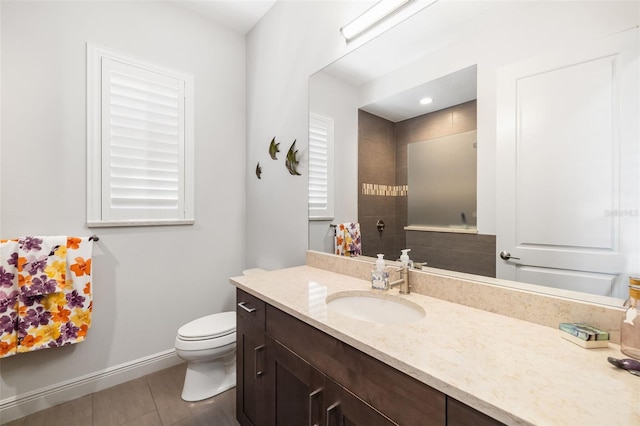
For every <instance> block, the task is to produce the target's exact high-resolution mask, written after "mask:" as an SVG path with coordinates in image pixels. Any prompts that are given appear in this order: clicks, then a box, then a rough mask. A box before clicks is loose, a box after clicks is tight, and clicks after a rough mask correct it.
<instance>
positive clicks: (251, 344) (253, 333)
mask: <svg viewBox="0 0 640 426" xmlns="http://www.w3.org/2000/svg"><path fill="white" fill-rule="evenodd" d="M237 304H238V307H237V308H236V319H237V323H236V354H237V365H236V417H237V419H238V422H240V424H241V425H256V426H257V425H262V424H264V420H263V419H265V418H266V412H265V410H266V404H265V398H264V393H265V391H266V390H265V385H264V382H265V380H264V367H265V365H264V353H265V351H266V345H265V343H266V340H265V338H266V336H265V303H264V302H263V301H262V300H260V299H258V298H256V297H254V296H252V295H250V294H248V293H246V292H244V291H240V290H238V292H237Z"/></svg>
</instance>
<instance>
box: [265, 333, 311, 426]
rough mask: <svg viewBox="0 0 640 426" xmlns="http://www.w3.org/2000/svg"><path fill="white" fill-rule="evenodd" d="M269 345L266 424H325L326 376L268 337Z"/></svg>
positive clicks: (288, 425) (297, 425) (266, 371)
mask: <svg viewBox="0 0 640 426" xmlns="http://www.w3.org/2000/svg"><path fill="white" fill-rule="evenodd" d="M266 343H267V351H266V360H267V364H266V368H265V383H266V387H267V391H266V393H265V396H266V401H267V407H268V408H267V424H269V425H277V426H291V425H296V426H304V425H309V426H316V425H317V426H320V425H324V416H323V415H324V410H323V407H324V375H323V374H322V373H321V372H320V371H318V370H316V369H315V368H313V367H312V366H311V365H310V364H309V363H308V362H306V361H304V360H303V359H302V358H300V357H299V356H297V355H296V354H294V353H293V352H291V351H290V350H289V349H287V348H286V347H284V346H282V345H281V344H280V343H278V342H277V341H275V340H273V339H272V338H270V337H269V336H267V337H266Z"/></svg>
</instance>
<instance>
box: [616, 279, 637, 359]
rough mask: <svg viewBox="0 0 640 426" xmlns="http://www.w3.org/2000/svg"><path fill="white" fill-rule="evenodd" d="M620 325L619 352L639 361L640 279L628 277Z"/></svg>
mask: <svg viewBox="0 0 640 426" xmlns="http://www.w3.org/2000/svg"><path fill="white" fill-rule="evenodd" d="M624 306H625V307H626V308H627V309H626V310H625V312H624V314H623V316H622V323H621V324H620V351H621V352H622V353H623V354H625V355H627V356H630V357H631V358H635V359H640V278H634V277H629V299H628V300H627V301H626V302H625V304H624Z"/></svg>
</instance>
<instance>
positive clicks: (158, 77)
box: [88, 52, 193, 226]
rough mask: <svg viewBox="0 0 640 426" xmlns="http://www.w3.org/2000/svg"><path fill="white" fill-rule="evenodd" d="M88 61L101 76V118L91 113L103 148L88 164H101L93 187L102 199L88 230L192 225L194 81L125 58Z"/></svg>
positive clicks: (95, 201)
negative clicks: (190, 113)
mask: <svg viewBox="0 0 640 426" xmlns="http://www.w3.org/2000/svg"><path fill="white" fill-rule="evenodd" d="M100 53H102V52H100ZM90 56H94V59H95V61H96V62H95V64H94V65H95V68H96V69H94V70H93V71H94V73H97V74H99V76H100V89H99V96H97V97H98V98H99V99H93V101H94V102H95V103H96V104H97V106H98V107H99V110H100V111H99V114H97V113H95V112H94V113H93V119H94V122H96V123H99V130H97V129H95V130H94V131H93V136H94V137H95V138H98V139H99V141H97V142H96V141H90V146H91V147H92V152H93V154H92V156H90V159H89V160H90V162H91V161H92V160H93V162H94V163H96V162H98V163H99V164H98V165H99V167H96V164H93V166H94V167H92V169H94V170H93V172H94V173H95V174H96V175H97V176H95V175H94V176H93V179H91V178H90V184H89V186H90V187H92V188H93V189H94V190H95V191H96V192H99V195H96V194H92V195H93V196H92V197H90V198H91V200H90V203H92V204H91V205H90V206H89V209H88V213H89V224H90V225H94V226H109V225H119V226H120V225H123V224H124V225H152V224H170V223H183V222H187V223H192V222H193V220H192V219H193V218H192V212H193V209H192V204H193V197H192V193H193V188H192V185H193V180H192V179H193V178H192V176H193V158H192V157H193V156H192V155H191V151H192V142H191V141H190V139H191V138H190V135H191V132H190V131H189V130H190V129H189V128H188V127H189V121H188V120H187V100H186V98H187V95H188V92H189V90H188V88H187V85H188V83H189V82H188V79H185V78H183V77H182V76H180V75H176V74H175V73H174V72H171V71H166V72H165V71H164V70H162V69H159V68H158V67H157V66H149V65H147V64H141V63H133V62H132V61H131V60H124V59H123V58H122V57H110V56H109V55H105V54H102V55H99V58H95V56H96V55H90ZM98 59H99V61H98ZM94 80H95V79H94ZM96 91H97V89H96ZM96 95H98V94H97V93H96ZM89 136H90V138H91V133H90V135H89ZM95 169H98V170H95Z"/></svg>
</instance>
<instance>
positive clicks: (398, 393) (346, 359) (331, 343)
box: [266, 305, 446, 426]
mask: <svg viewBox="0 0 640 426" xmlns="http://www.w3.org/2000/svg"><path fill="white" fill-rule="evenodd" d="M266 330H267V334H269V335H270V336H272V337H273V338H274V339H275V340H277V341H279V342H280V343H282V344H283V345H284V346H286V347H288V348H289V349H290V350H292V351H293V352H295V353H296V354H298V355H299V356H300V357H301V358H303V359H305V360H306V361H307V362H309V363H310V364H311V365H312V366H314V367H315V368H317V369H318V370H320V371H322V372H323V373H325V374H326V375H327V376H329V377H330V378H332V379H333V380H335V381H336V382H337V383H338V384H340V385H341V386H344V387H345V388H347V389H348V390H349V392H351V393H353V394H354V395H356V396H357V397H358V398H360V399H362V400H363V401H365V402H366V403H367V404H369V405H371V406H372V407H375V408H376V409H377V410H379V411H380V412H381V413H382V414H384V415H385V416H387V417H388V418H389V419H391V420H392V421H393V422H395V423H397V424H400V425H414V424H419V425H425V426H426V425H444V424H445V422H446V397H445V395H444V394H443V393H441V392H439V391H437V390H435V389H433V388H431V387H429V386H427V385H425V384H424V383H421V382H419V381H418V380H416V379H414V378H412V377H409V376H407V375H406V374H404V373H401V372H399V371H398V370H396V369H394V368H393V367H390V366H388V365H387V364H385V363H383V362H381V361H379V360H377V359H375V358H373V357H371V356H369V355H367V354H365V353H364V352H361V351H359V350H357V349H355V348H353V347H351V346H349V345H347V344H345V343H343V342H341V341H339V340H338V339H335V338H334V337H332V336H329V335H328V334H326V333H324V332H322V331H320V330H318V329H316V328H314V327H312V326H310V325H308V324H306V323H304V322H303V321H300V320H298V319H297V318H294V317H292V316H291V315H288V314H286V313H284V312H282V311H280V310H279V309H277V308H274V307H273V306H270V305H267V312H266Z"/></svg>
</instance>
